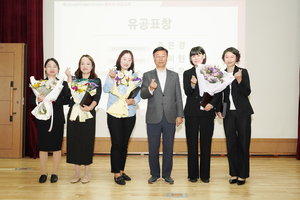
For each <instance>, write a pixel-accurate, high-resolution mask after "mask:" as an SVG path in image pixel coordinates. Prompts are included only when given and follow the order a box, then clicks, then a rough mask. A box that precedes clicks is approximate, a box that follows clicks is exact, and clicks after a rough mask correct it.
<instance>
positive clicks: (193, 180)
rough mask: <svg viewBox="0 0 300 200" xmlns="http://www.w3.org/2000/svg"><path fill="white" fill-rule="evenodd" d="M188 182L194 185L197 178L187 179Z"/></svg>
mask: <svg viewBox="0 0 300 200" xmlns="http://www.w3.org/2000/svg"><path fill="white" fill-rule="evenodd" d="M189 181H191V182H192V183H196V182H197V181H198V179H197V178H189Z"/></svg>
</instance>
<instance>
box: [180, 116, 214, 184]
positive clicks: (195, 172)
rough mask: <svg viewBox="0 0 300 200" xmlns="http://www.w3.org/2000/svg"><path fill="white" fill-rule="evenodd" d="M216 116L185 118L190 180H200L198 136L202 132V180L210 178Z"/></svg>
mask: <svg viewBox="0 0 300 200" xmlns="http://www.w3.org/2000/svg"><path fill="white" fill-rule="evenodd" d="M214 119H215V116H201V117H200V116H185V133H186V140H187V146H188V178H199V157H198V149H199V147H198V135H199V131H200V178H202V179H209V178H210V155H211V141H212V136H213V133H214Z"/></svg>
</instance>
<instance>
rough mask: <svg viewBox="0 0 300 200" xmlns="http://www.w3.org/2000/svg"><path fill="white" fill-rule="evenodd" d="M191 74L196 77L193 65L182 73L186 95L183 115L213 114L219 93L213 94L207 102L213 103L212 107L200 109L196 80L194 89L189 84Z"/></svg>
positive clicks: (200, 98)
mask: <svg viewBox="0 0 300 200" xmlns="http://www.w3.org/2000/svg"><path fill="white" fill-rule="evenodd" d="M192 75H194V76H195V77H196V78H197V75H196V68H195V67H192V68H191V69H188V70H186V71H185V72H184V73H183V88H184V93H185V95H186V96H187V98H186V103H185V107H184V116H215V109H216V106H217V103H218V101H219V96H220V93H217V94H215V95H214V96H213V98H212V100H211V101H210V102H209V103H210V104H211V105H213V108H212V109H211V110H210V111H205V110H200V102H201V100H202V97H201V96H200V95H199V86H198V82H197V83H196V86H195V88H194V89H193V88H192V86H191V79H192Z"/></svg>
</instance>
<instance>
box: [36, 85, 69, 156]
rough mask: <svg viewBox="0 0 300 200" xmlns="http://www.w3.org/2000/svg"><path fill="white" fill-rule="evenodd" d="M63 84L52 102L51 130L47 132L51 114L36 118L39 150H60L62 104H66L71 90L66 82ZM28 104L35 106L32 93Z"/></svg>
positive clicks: (62, 129)
mask: <svg viewBox="0 0 300 200" xmlns="http://www.w3.org/2000/svg"><path fill="white" fill-rule="evenodd" d="M63 85H64V87H63V89H62V91H61V93H60V94H59V96H58V98H57V99H56V101H55V102H54V103H53V116H54V119H53V126H52V130H51V132H48V130H49V128H50V124H51V118H52V116H51V118H50V119H48V120H46V121H45V120H38V119H36V124H37V136H38V149H39V151H60V150H61V145H62V140H63V134H64V124H65V115H64V110H63V105H68V104H69V103H70V97H71V92H70V89H69V87H68V84H67V82H66V81H64V82H63ZM30 104H32V105H35V106H36V96H35V95H34V94H32V95H31V98H30Z"/></svg>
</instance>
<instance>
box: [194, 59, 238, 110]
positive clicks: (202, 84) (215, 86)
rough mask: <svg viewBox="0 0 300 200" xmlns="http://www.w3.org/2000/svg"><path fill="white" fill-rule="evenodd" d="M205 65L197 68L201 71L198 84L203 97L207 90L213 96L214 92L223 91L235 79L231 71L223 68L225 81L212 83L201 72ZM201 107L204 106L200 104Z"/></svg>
mask: <svg viewBox="0 0 300 200" xmlns="http://www.w3.org/2000/svg"><path fill="white" fill-rule="evenodd" d="M204 67H205V65H203V64H200V65H198V67H197V68H196V70H198V71H199V73H198V74H199V77H198V85H199V94H200V96H201V97H203V95H204V93H205V92H207V93H208V94H210V95H211V96H214V94H216V93H218V92H221V91H223V90H224V89H225V88H226V87H227V86H228V85H229V84H231V83H232V81H233V80H234V79H235V78H234V76H233V75H232V74H231V73H227V72H226V71H224V70H221V71H222V73H223V77H222V79H223V83H221V81H218V82H216V83H210V82H209V81H207V80H205V78H204V75H203V74H202V73H201V70H203V69H204ZM200 109H201V110H203V109H204V108H203V107H202V106H200Z"/></svg>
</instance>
